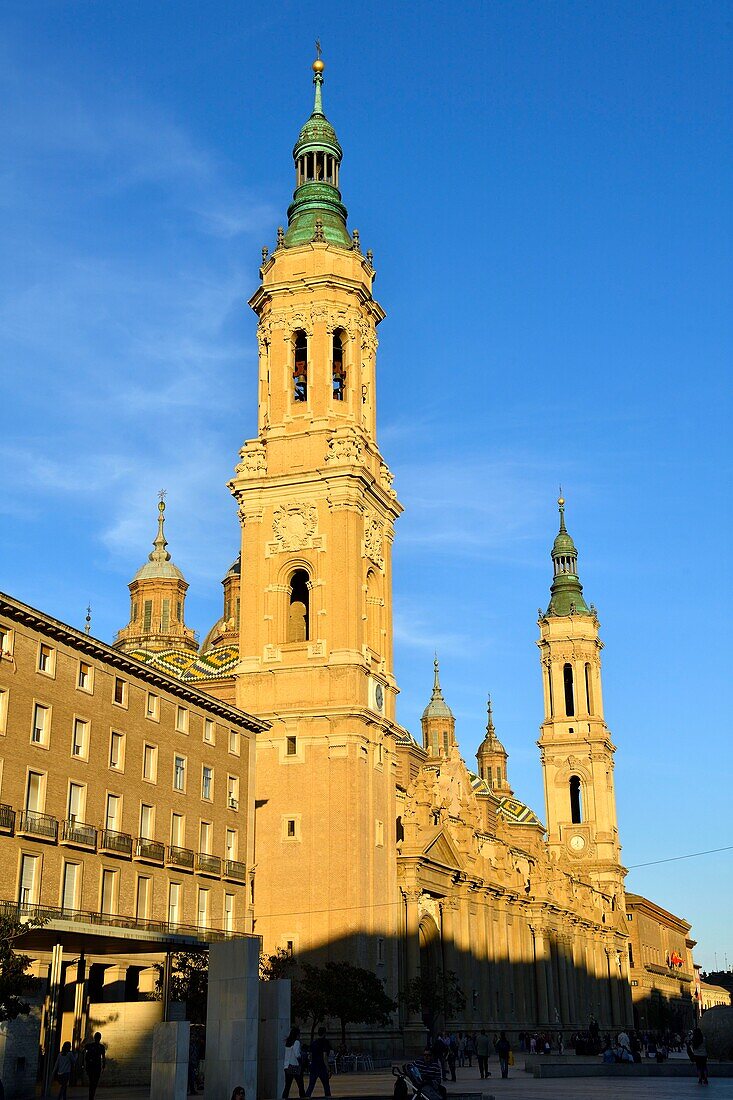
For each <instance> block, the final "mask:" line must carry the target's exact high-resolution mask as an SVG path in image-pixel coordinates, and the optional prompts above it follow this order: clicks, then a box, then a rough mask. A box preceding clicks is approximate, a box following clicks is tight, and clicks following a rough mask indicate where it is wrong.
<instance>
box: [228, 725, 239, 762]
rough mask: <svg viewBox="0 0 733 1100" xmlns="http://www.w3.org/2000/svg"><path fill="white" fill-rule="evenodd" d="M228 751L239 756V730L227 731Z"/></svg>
mask: <svg viewBox="0 0 733 1100" xmlns="http://www.w3.org/2000/svg"><path fill="white" fill-rule="evenodd" d="M229 751H230V752H231V753H233V754H234V756H239V730H229Z"/></svg>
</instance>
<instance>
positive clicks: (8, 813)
mask: <svg viewBox="0 0 733 1100" xmlns="http://www.w3.org/2000/svg"><path fill="white" fill-rule="evenodd" d="M14 825H15V810H14V809H13V807H12V806H8V805H7V803H5V802H0V829H3V830H4V831H6V832H9V833H12V831H13V826H14Z"/></svg>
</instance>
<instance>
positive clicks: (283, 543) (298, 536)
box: [272, 504, 318, 550]
mask: <svg viewBox="0 0 733 1100" xmlns="http://www.w3.org/2000/svg"><path fill="white" fill-rule="evenodd" d="M317 530H318V511H317V509H316V506H315V504H284V505H281V506H280V507H279V508H276V509H275V511H274V512H273V516H272V533H273V536H274V538H275V542H276V543H278V549H280V550H302V548H303V547H304V546H306V545H308V544H309V543H310V542H311V541H312V539H313V536H314V535H315V533H316V531H317Z"/></svg>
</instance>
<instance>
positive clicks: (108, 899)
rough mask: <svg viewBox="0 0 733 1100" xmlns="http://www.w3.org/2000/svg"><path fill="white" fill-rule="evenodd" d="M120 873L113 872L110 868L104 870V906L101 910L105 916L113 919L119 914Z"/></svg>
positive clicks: (102, 905)
mask: <svg viewBox="0 0 733 1100" xmlns="http://www.w3.org/2000/svg"><path fill="white" fill-rule="evenodd" d="M119 878H120V872H119V871H111V870H109V869H108V868H106V867H105V868H104V869H103V870H102V904H101V910H102V912H103V913H104V914H105V916H108V917H113V916H116V914H117V904H118V898H119Z"/></svg>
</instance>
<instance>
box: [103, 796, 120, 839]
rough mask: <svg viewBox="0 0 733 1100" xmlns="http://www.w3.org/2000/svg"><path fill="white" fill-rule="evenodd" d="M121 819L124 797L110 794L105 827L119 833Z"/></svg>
mask: <svg viewBox="0 0 733 1100" xmlns="http://www.w3.org/2000/svg"><path fill="white" fill-rule="evenodd" d="M121 821H122V799H121V798H120V796H119V795H118V794H108V795H107V806H106V813H105V816H104V827H105V829H109V830H110V832H114V833H118V832H119V831H120V822H121Z"/></svg>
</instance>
